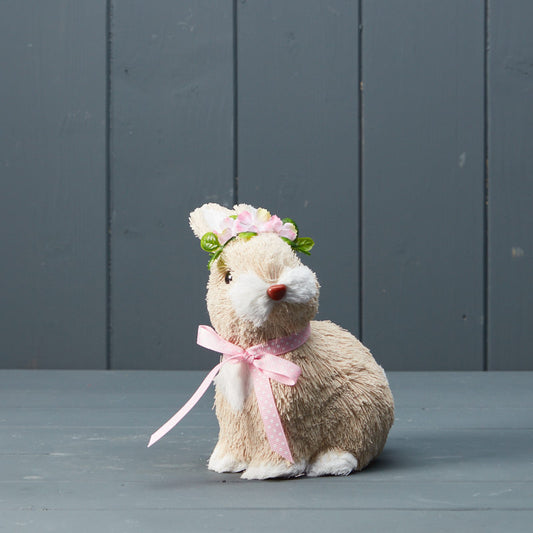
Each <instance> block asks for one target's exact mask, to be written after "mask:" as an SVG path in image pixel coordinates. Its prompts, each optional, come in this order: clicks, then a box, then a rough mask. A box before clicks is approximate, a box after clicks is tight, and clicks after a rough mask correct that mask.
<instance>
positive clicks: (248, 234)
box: [239, 231, 257, 241]
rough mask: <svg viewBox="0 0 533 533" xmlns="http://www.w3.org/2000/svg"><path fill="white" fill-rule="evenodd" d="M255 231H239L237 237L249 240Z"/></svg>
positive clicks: (254, 234)
mask: <svg viewBox="0 0 533 533" xmlns="http://www.w3.org/2000/svg"><path fill="white" fill-rule="evenodd" d="M256 235H257V233H255V232H254V231H243V232H242V233H239V238H240V239H242V240H243V241H249V240H250V239H251V238H252V237H255V236H256Z"/></svg>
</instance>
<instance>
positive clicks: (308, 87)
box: [237, 0, 359, 334]
mask: <svg viewBox="0 0 533 533" xmlns="http://www.w3.org/2000/svg"><path fill="white" fill-rule="evenodd" d="M237 6H238V37H237V43H238V102H239V107H238V132H239V136H238V152H239V160H238V176H239V200H240V201H241V202H245V203H250V204H252V205H256V206H263V207H265V208H267V209H269V210H271V211H272V212H273V213H276V214H278V215H279V216H281V217H285V216H288V217H290V218H293V219H294V220H295V221H296V222H297V224H298V225H299V226H300V230H301V235H302V236H309V237H311V238H313V239H314V240H315V243H316V246H315V248H314V249H313V251H312V255H311V257H309V258H308V257H304V258H303V260H304V262H305V263H306V264H308V265H309V266H310V267H311V268H313V270H315V271H316V273H317V276H318V279H319V281H320V283H321V285H322V290H321V296H320V302H321V303H320V311H319V318H320V319H326V318H327V319H330V320H333V321H335V322H337V323H339V324H340V325H342V326H344V327H345V328H347V329H349V330H351V331H352V332H353V333H355V334H357V333H358V328H359V251H358V246H359V243H358V237H359V196H358V184H359V181H358V179H359V175H358V165H359V159H358V146H359V137H358V129H359V122H358V93H359V91H358V60H357V58H358V13H357V2H343V1H333V2H327V3H325V2H321V1H319V0H313V1H306V2H305V3H302V2H295V1H291V2H286V1H281V0H276V1H273V2H237Z"/></svg>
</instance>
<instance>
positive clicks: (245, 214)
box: [200, 208, 315, 268]
mask: <svg viewBox="0 0 533 533" xmlns="http://www.w3.org/2000/svg"><path fill="white" fill-rule="evenodd" d="M259 233H276V234H278V235H279V236H280V237H281V238H282V239H283V240H284V241H285V242H286V243H287V244H289V245H290V246H291V248H292V249H293V250H295V251H296V252H302V253H304V254H307V255H311V254H310V250H311V248H312V247H313V246H314V244H315V243H314V241H313V239H310V238H309V237H298V226H297V225H296V224H295V222H294V221H293V220H292V219H290V218H284V219H280V218H279V217H278V216H276V215H271V214H270V213H269V212H268V211H267V210H266V209H263V208H259V209H255V210H253V211H242V212H241V213H239V214H238V215H230V216H228V217H226V218H225V219H224V220H223V221H222V224H221V225H220V231H210V232H208V233H205V234H204V235H203V236H202V239H201V241H200V246H201V247H202V250H205V251H206V252H209V254H210V255H211V257H210V259H209V263H208V264H207V267H208V268H211V265H212V264H213V263H214V262H215V261H216V260H217V259H218V257H219V255H220V254H221V253H222V251H223V250H224V246H226V244H228V242H230V241H231V240H233V239H235V238H237V237H239V238H240V239H244V240H248V239H251V238H252V237H255V236H256V235H258V234H259Z"/></svg>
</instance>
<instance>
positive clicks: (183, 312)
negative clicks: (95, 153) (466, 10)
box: [111, 1, 233, 369]
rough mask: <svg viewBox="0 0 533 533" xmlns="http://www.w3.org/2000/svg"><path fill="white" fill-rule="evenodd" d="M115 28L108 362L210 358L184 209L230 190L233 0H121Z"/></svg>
mask: <svg viewBox="0 0 533 533" xmlns="http://www.w3.org/2000/svg"><path fill="white" fill-rule="evenodd" d="M111 27H112V65H111V87H112V105H111V109H112V117H111V126H112V130H111V150H112V164H111V203H112V235H111V238H112V254H111V265H112V266H111V269H112V273H111V286H112V289H111V296H112V299H111V314H112V324H111V325H112V342H111V365H112V367H113V368H183V369H186V368H205V367H207V366H210V365H211V364H212V363H213V361H214V358H213V354H211V353H209V352H207V351H206V350H202V349H200V348H198V347H197V346H196V345H195V342H196V329H197V326H198V324H200V323H206V321H207V320H208V318H207V315H206V310H205V301H204V300H205V284H206V282H207V268H206V264H207V260H208V257H207V254H205V253H204V252H202V251H201V249H200V246H199V242H198V241H197V239H196V238H195V237H193V235H192V232H191V230H190V229H189V225H188V215H189V212H190V211H192V210H193V209H195V208H196V207H198V206H199V205H201V204H203V203H204V202H208V201H214V202H220V203H224V204H231V201H232V197H233V136H232V124H233V85H232V82H233V67H232V61H233V56H232V5H231V2H214V3H213V2H209V1H203V2H197V1H186V2H172V1H165V2H158V3H157V4H149V3H146V2H142V1H135V2H121V1H114V2H113V10H112V24H111ZM215 359H216V357H215Z"/></svg>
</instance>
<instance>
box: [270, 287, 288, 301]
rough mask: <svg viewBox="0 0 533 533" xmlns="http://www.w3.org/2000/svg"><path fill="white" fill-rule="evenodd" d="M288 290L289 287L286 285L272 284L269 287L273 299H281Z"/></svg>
mask: <svg viewBox="0 0 533 533" xmlns="http://www.w3.org/2000/svg"><path fill="white" fill-rule="evenodd" d="M286 292H287V287H286V286H285V285H271V286H270V287H269V288H268V289H267V294H268V295H269V296H270V298H272V299H273V300H281V299H282V298H283V297H284V296H285V293H286Z"/></svg>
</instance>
